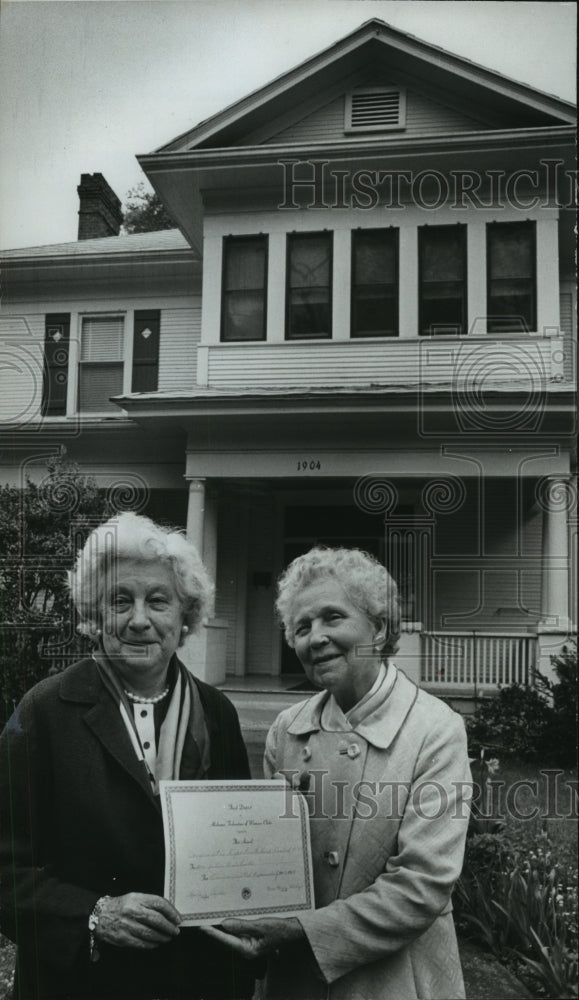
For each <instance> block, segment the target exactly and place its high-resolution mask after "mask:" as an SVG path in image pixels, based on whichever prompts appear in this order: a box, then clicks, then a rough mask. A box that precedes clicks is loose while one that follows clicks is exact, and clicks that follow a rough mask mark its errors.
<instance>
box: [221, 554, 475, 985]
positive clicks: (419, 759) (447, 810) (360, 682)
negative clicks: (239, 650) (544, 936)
mask: <svg viewBox="0 0 579 1000" xmlns="http://www.w3.org/2000/svg"><path fill="white" fill-rule="evenodd" d="M277 607H278V611H279V614H280V617H281V620H282V622H283V625H284V628H285V634H286V638H287V641H288V643H289V645H290V646H292V647H293V648H294V649H295V651H296V653H297V656H298V658H299V660H300V662H301V663H302V665H303V667H304V670H305V672H306V674H307V676H308V678H309V679H310V680H311V681H312V682H313V684H314V685H315V686H316V687H317V688H320V689H321V691H320V693H319V694H316V695H314V696H313V697H312V698H310V699H309V700H308V701H302V702H300V703H299V704H297V705H294V706H292V707H291V708H288V709H286V710H285V711H284V712H282V713H281V715H279V716H278V718H277V719H276V721H275V722H274V724H273V726H272V728H271V730H270V732H269V735H268V738H267V743H266V752H265V772H266V776H268V777H271V776H273V775H276V774H277V775H279V774H282V775H283V776H284V777H285V778H286V780H288V781H291V783H292V784H293V785H294V786H295V787H297V788H299V789H301V790H302V791H304V792H305V793H306V795H307V797H308V799H309V804H310V832H311V841H312V858H313V865H314V886H315V900H316V909H315V910H313V911H311V912H307V913H303V914H301V915H300V916H299V917H297V918H295V917H294V918H291V919H285V920H282V919H267V920H255V921H247V920H227V921H224V922H223V924H222V926H221V929H212V930H211V934H212V936H213V937H214V938H217V939H218V940H222V941H227V940H229V943H230V946H231V947H232V948H233V949H234V950H236V951H237V952H239V953H240V954H242V955H245V956H247V957H250V956H251V957H258V956H268V959H269V968H268V974H267V979H266V990H265V995H266V996H267V997H268V998H273V997H277V998H283V1000H290V998H291V1000H305V998H307V1000H317V998H320V1000H321V998H326V1000H327V998H330V1000H368V998H372V1000H415V998H421V1000H452V998H460V997H464V987H463V981H462V974H461V968H460V960H459V955H458V949H457V943H456V935H455V931H454V924H453V919H452V912H451V909H452V907H451V901H450V897H451V892H452V888H453V886H454V883H455V881H456V879H457V878H458V876H459V874H460V870H461V866H462V859H463V852H464V842H465V837H466V830H467V824H468V799H469V797H470V773H469V767H468V759H467V753H466V738H465V730H464V725H463V723H462V720H461V718H460V717H459V716H458V715H456V714H455V713H454V712H453V711H451V709H450V708H448V707H447V706H446V705H445V704H443V703H442V702H441V701H439V700H438V699H436V698H434V697H432V696H431V695H429V694H427V693H426V692H425V691H422V690H420V689H419V688H417V687H416V685H415V684H414V683H412V682H411V681H410V680H409V679H408V678H407V677H406V676H405V674H404V673H403V672H402V670H399V669H397V668H396V666H395V665H394V663H393V661H392V659H391V654H392V653H393V652H394V651H395V650H396V647H397V641H398V632H399V612H398V599H397V590H396V585H395V583H394V581H393V580H392V578H391V577H390V575H389V574H388V572H387V571H386V569H385V568H384V567H383V566H382V565H381V564H380V563H379V562H378V561H377V560H375V559H374V558H373V557H372V556H369V555H367V554H366V553H363V552H361V551H359V550H357V549H324V548H314V549H312V550H311V551H310V552H308V553H307V554H306V555H303V556H300V557H299V558H297V559H295V560H294V562H292V563H291V565H290V566H289V568H288V569H287V570H286V572H285V573H284V575H283V576H282V577H281V579H280V582H279V597H278V603H277Z"/></svg>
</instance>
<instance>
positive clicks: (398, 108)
mask: <svg viewBox="0 0 579 1000" xmlns="http://www.w3.org/2000/svg"><path fill="white" fill-rule="evenodd" d="M405 119H406V95H405V93H404V92H403V91H401V90H399V89H397V88H394V87H365V88H363V89H360V90H354V91H353V92H352V93H351V94H348V95H347V98H346V131H347V132H350V131H354V132H377V131H384V130H385V129H395V128H404V126H405Z"/></svg>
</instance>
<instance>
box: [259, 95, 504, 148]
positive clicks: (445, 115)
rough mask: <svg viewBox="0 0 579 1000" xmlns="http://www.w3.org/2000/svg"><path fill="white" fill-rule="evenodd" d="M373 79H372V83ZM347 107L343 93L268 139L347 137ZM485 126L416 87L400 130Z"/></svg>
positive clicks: (406, 132)
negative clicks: (426, 95) (345, 129)
mask: <svg viewBox="0 0 579 1000" xmlns="http://www.w3.org/2000/svg"><path fill="white" fill-rule="evenodd" d="M373 82H374V81H371V83H373ZM371 83H370V84H365V86H369V85H371ZM345 107H346V101H345V96H344V95H343V94H342V95H341V96H340V97H338V98H336V99H335V100H333V101H331V102H330V103H329V104H327V105H326V106H325V107H323V108H318V110H317V111H314V112H312V114H310V115H306V116H305V118H303V119H302V120H301V121H299V122H295V123H294V124H293V125H291V126H289V127H287V128H283V129H281V130H279V131H273V132H272V134H271V136H270V137H269V138H268V139H267V140H266V142H267V143H279V142H324V141H325V142H332V141H338V140H339V139H343V138H344V135H345V131H344V126H345V117H344V115H345ZM481 127H482V128H485V127H488V126H484V125H482V123H481V122H479V121H477V119H476V118H474V117H473V118H471V117H469V116H468V115H465V114H461V112H459V111H455V110H454V109H453V108H448V107H445V106H444V105H443V104H439V103H438V102H436V101H432V100H430V99H429V98H427V97H423V96H422V94H418V93H416V92H415V91H408V92H407V95H406V126H405V128H404V129H401V133H400V134H402V135H417V134H422V133H424V132H428V133H433V132H434V133H442V132H471V131H473V130H474V129H480V128H481ZM274 128H275V126H274ZM348 134H349V135H352V134H355V133H348ZM361 134H362V133H361Z"/></svg>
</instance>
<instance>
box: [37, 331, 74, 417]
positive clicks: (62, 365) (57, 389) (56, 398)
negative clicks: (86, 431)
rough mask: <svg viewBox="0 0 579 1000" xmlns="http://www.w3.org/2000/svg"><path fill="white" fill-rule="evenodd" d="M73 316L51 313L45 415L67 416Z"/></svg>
mask: <svg viewBox="0 0 579 1000" xmlns="http://www.w3.org/2000/svg"><path fill="white" fill-rule="evenodd" d="M69 347H70V313H48V314H47V316H46V319H45V326H44V382H43V389H42V415H43V416H46V417H59V416H65V414H66V395H67V390H68V354H69Z"/></svg>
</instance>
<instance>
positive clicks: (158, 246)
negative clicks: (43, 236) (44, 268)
mask: <svg viewBox="0 0 579 1000" xmlns="http://www.w3.org/2000/svg"><path fill="white" fill-rule="evenodd" d="M164 250H166V251H171V250H172V251H179V250H185V251H187V250H188V251H189V252H190V253H191V254H194V251H193V250H192V249H191V247H190V245H189V243H188V242H187V240H186V239H185V237H184V236H183V234H182V233H181V232H180V230H179V229H164V230H161V231H159V232H154V233H131V234H130V235H121V236H104V237H102V238H100V239H95V240H75V241H74V242H73V243H51V244H48V245H46V246H40V247H22V248H21V249H17V250H0V259H1V260H4V261H12V260H14V261H16V260H21V259H22V260H41V259H46V258H59V257H69V258H75V259H78V258H79V257H81V258H82V257H109V256H118V255H123V254H139V253H144V254H148V253H157V252H159V251H161V252H162V251H164Z"/></svg>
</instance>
